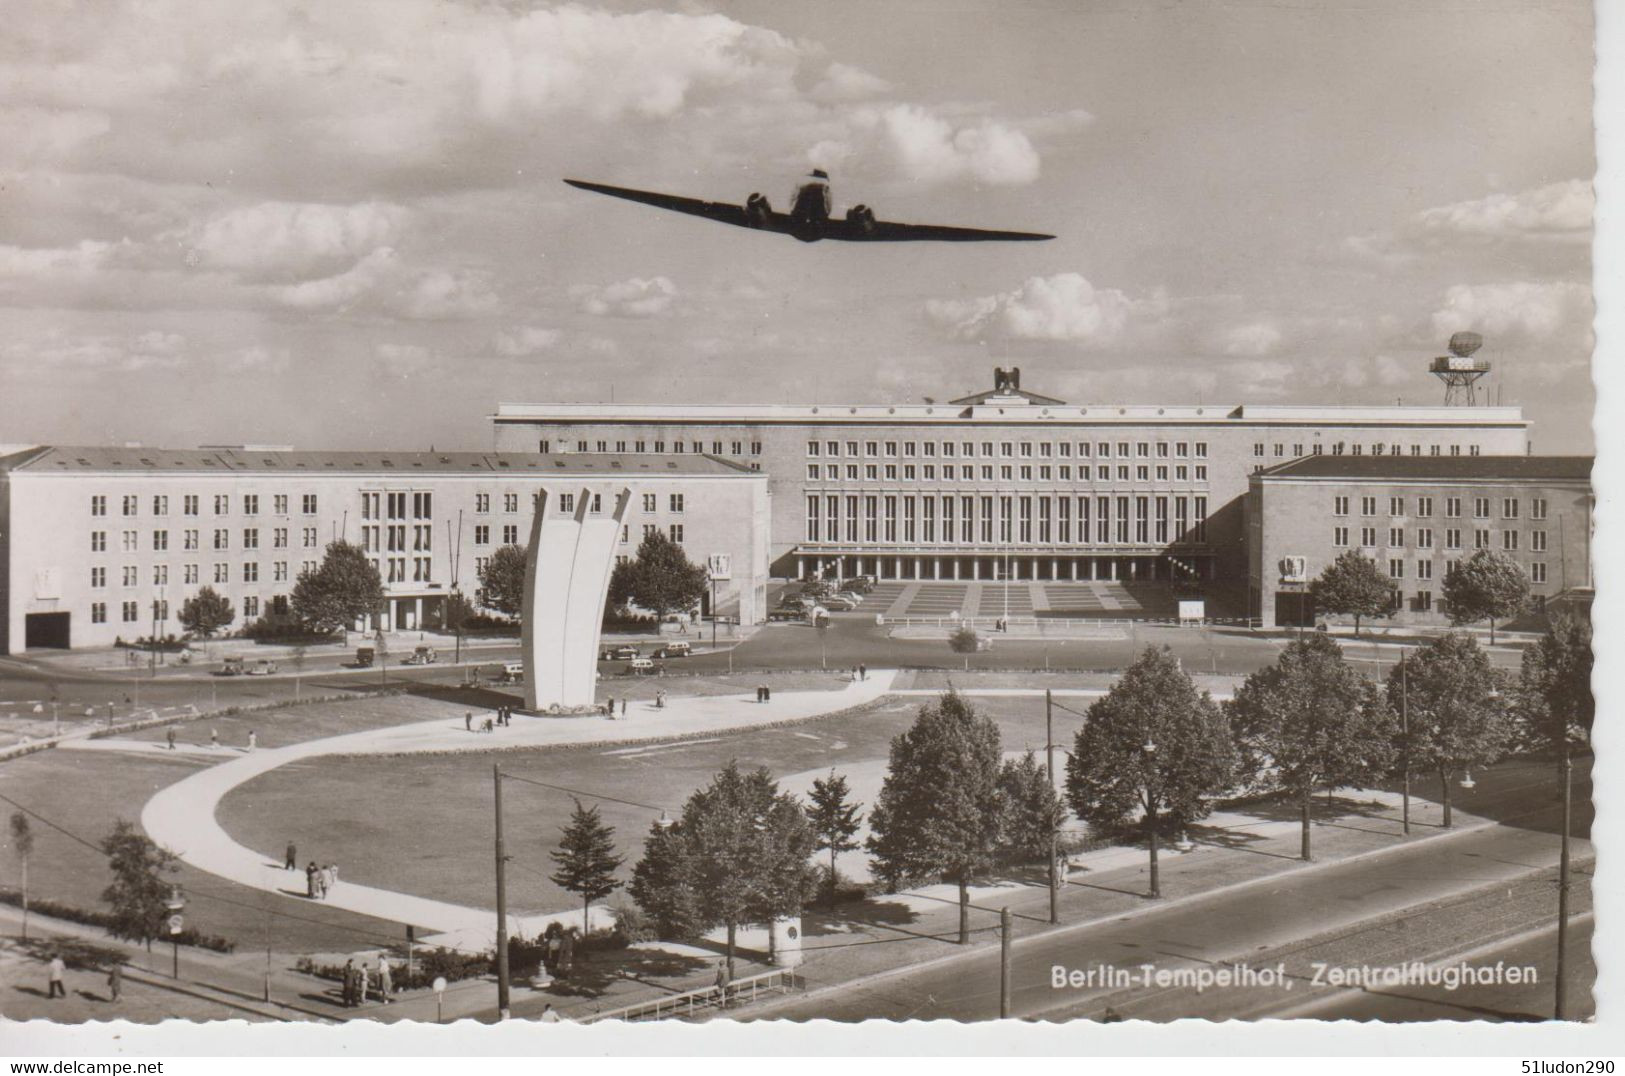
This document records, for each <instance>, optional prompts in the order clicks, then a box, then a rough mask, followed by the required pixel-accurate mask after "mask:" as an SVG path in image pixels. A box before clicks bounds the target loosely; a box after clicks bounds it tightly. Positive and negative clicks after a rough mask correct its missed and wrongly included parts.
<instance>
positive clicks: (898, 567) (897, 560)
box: [892, 557, 903, 579]
mask: <svg viewBox="0 0 1625 1076" xmlns="http://www.w3.org/2000/svg"><path fill="white" fill-rule="evenodd" d="M892 569H893V571H894V572H895V573H896V574H895V575H893V576H892V578H894V579H901V578H903V558H902V557H893V558H892Z"/></svg>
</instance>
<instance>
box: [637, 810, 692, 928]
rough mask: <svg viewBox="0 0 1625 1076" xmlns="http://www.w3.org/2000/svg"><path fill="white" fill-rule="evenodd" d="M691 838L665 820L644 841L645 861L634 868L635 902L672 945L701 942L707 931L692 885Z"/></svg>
mask: <svg viewBox="0 0 1625 1076" xmlns="http://www.w3.org/2000/svg"><path fill="white" fill-rule="evenodd" d="M687 856H688V848H687V838H686V834H685V833H684V832H683V830H682V823H681V822H673V821H670V820H669V819H664V818H663V819H661V821H659V822H656V823H655V824H654V825H652V826H650V827H649V835H648V836H647V837H645V838H644V839H643V858H642V859H640V860H638V863H637V866H636V867H634V868H632V884H631V885H629V886H628V887H627V892H629V893H631V895H632V899H633V900H635V901H637V904H638V907H639V908H641V909H643V911H644V914H646V915H647V916H648V917H649V918H650V919H651V920H652V921H653V922H654V926H655V933H656V934H657V935H659V936H660V937H662V938H665V939H667V940H669V941H685V940H688V939H691V938H697V937H699V936H700V934H701V933H703V931H704V926H703V925H702V923H701V921H700V910H699V906H698V904H697V903H696V902H695V899H694V890H693V888H692V887H691V886H690V885H689V883H688V869H687V868H688V865H687Z"/></svg>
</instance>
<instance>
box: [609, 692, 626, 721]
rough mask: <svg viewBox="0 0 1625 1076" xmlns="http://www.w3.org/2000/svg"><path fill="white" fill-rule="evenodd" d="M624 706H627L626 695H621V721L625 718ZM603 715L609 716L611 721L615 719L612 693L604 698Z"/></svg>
mask: <svg viewBox="0 0 1625 1076" xmlns="http://www.w3.org/2000/svg"><path fill="white" fill-rule="evenodd" d="M626 706H627V699H626V696H624V695H623V696H621V719H622V720H623V721H624V720H625V719H626ZM604 716H605V717H607V718H609V719H610V720H611V721H614V720H615V696H614V695H611V696H609V697H608V698H607V699H605V700H604Z"/></svg>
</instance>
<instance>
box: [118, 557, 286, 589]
mask: <svg viewBox="0 0 1625 1076" xmlns="http://www.w3.org/2000/svg"><path fill="white" fill-rule="evenodd" d="M169 567H170V566H169V565H167V564H154V565H153V566H152V585H153V586H155V587H163V586H168V585H169ZM202 568H203V566H202V565H200V564H182V565H180V569H181V575H180V582H181V583H182V584H183V585H192V584H196V583H200V582H202ZM315 569H316V562H315V561H313V560H307V561H305V562H304V563H302V564H301V565H300V566H299V570H300V571H301V572H305V571H314V570H315ZM120 572H121V575H120V578H121V581H122V585H124V586H126V587H136V586H140V585H141V569H140V568H139V567H138V566H136V565H134V564H126V565H123V567H122V568H121V570H120ZM288 572H289V568H288V562H287V561H285V560H278V561H273V562H271V579H270V581H271V582H273V583H286V582H287V581H288V580H289V578H290V577H289V574H288ZM212 581H213V582H216V583H229V582H231V565H230V564H227V563H223V562H216V563H215V565H214V579H213V580H212ZM242 581H243V582H244V583H258V582H259V581H260V565H259V562H258V561H248V562H247V563H245V564H244V565H243V566H242ZM106 586H107V569H106V568H105V567H103V566H101V565H97V566H95V567H93V568H91V569H90V587H91V589H92V590H102V589H104V588H105V587H106Z"/></svg>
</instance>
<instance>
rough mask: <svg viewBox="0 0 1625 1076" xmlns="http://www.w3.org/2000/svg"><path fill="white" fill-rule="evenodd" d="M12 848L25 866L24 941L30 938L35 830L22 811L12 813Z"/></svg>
mask: <svg viewBox="0 0 1625 1076" xmlns="http://www.w3.org/2000/svg"><path fill="white" fill-rule="evenodd" d="M11 850H12V851H13V852H15V853H16V854H17V858H18V859H20V860H22V867H23V941H27V940H28V857H29V856H31V855H33V853H34V830H33V829H32V828H31V827H30V826H29V824H28V816H27V815H25V814H23V813H22V812H21V811H13V812H12V813H11Z"/></svg>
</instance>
